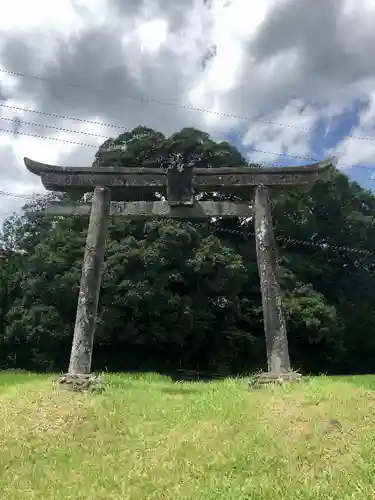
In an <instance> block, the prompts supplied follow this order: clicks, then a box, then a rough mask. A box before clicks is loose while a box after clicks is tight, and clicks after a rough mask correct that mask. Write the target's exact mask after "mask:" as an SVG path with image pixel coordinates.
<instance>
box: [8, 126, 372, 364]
mask: <svg viewBox="0 0 375 500" xmlns="http://www.w3.org/2000/svg"><path fill="white" fill-rule="evenodd" d="M176 162H177V163H178V162H182V163H184V164H185V165H190V166H206V167H223V166H232V165H245V164H246V160H245V159H244V158H243V157H242V155H241V154H240V153H239V152H238V151H237V150H236V149H235V148H234V147H233V146H231V145H230V144H228V143H226V142H221V143H216V142H215V141H213V140H211V138H210V137H209V136H208V134H206V133H204V132H201V131H199V130H195V129H192V128H185V129H183V130H181V131H180V132H178V133H175V134H173V135H172V136H171V137H165V136H164V135H163V134H161V133H160V132H157V131H154V130H152V129H149V128H147V127H137V128H136V129H134V130H132V131H130V132H125V133H124V134H121V135H120V136H119V137H117V138H116V139H109V140H108V141H106V142H105V143H104V144H103V145H102V147H100V148H99V150H98V153H97V154H96V156H95V160H94V165H102V166H108V167H109V166H112V167H113V166H138V167H140V166H147V167H159V168H168V167H169V166H171V165H172V164H175V163H176ZM155 196H156V193H155ZM205 196H206V197H209V196H211V197H212V196H213V195H209V194H205ZM215 196H219V197H221V196H222V195H221V193H216V195H215ZM64 197H69V195H61V194H56V193H55V194H51V195H48V196H46V197H45V198H42V199H39V200H37V201H36V202H34V203H31V204H30V205H29V207H28V208H29V209H32V210H34V211H39V212H40V211H41V210H42V209H43V207H44V205H45V204H46V202H47V201H48V200H50V199H63V198H64ZM248 197H249V194H248V193H247V194H246V193H244V198H248ZM273 203H274V219H275V226H276V234H277V236H278V241H279V245H280V255H281V267H282V287H283V292H284V297H283V300H284V307H285V312H286V319H287V325H288V332H289V344H290V348H291V359H292V362H293V364H294V366H295V367H298V368H301V369H302V370H305V371H309V372H334V373H336V372H345V371H349V370H350V371H352V372H353V371H357V372H360V371H368V370H371V369H372V359H373V356H374V354H375V337H374V336H373V335H372V332H373V331H374V329H375V311H374V308H373V307H372V304H371V297H372V290H373V288H374V285H375V278H374V260H373V255H374V254H375V217H374V214H375V197H374V196H373V195H372V194H371V193H369V192H368V191H366V190H364V189H362V188H361V187H360V186H359V185H358V184H356V183H351V182H349V180H348V179H347V178H346V177H345V176H344V175H343V174H341V173H338V172H336V171H335V170H334V169H333V168H328V169H327V171H326V173H325V176H324V178H323V179H322V180H321V181H319V182H318V183H317V184H316V185H315V187H314V188H313V189H312V190H311V191H310V192H309V193H307V194H306V193H304V194H302V193H298V192H286V193H284V194H282V195H281V194H278V195H275V196H274V197H273ZM87 224H88V220H87V218H84V217H83V218H79V217H77V218H65V217H54V218H51V217H44V216H41V215H38V214H35V213H34V214H33V213H29V212H27V213H24V214H23V215H22V216H13V217H10V218H8V219H7V220H6V221H5V224H4V227H3V231H2V233H1V238H0V246H1V247H2V248H4V249H5V253H4V258H2V259H1V260H0V266H1V267H0V366H2V367H4V368H5V367H7V368H16V367H17V368H27V369H39V370H40V369H44V370H53V369H54V370H56V369H59V370H60V369H61V370H64V369H66V365H67V363H68V358H69V353H70V346H71V339H72V333H73V329H74V321H75V309H76V302H77V295H78V290H79V280H80V274H81V264H82V259H83V250H84V244H85V237H86V231H87ZM228 230H229V232H228ZM231 231H232V232H231ZM238 231H243V232H247V231H252V225H251V222H249V221H239V220H234V221H232V220H231V221H221V220H218V221H215V222H213V221H211V222H207V223H205V224H201V223H200V224H195V223H191V222H178V221H172V220H158V221H156V220H148V221H146V222H140V221H136V220H126V219H121V218H119V217H117V218H115V219H113V220H111V221H110V225H109V238H108V245H107V255H106V271H105V274H104V279H103V286H102V292H101V297H100V307H99V313H98V317H97V327H96V339H95V342H96V345H95V350H94V367H95V368H96V369H108V370H124V369H144V370H146V369H154V370H159V371H168V370H172V371H173V370H176V369H178V368H180V367H183V368H197V367H199V368H200V369H203V370H207V371H211V372H220V373H239V372H249V371H253V370H256V369H259V368H262V367H263V366H264V362H265V348H264V335H263V325H262V312H261V300H260V290H259V279H258V274H257V266H256V258H255V243H254V241H253V239H252V238H247V239H244V238H243V237H242V236H239V235H238V234H237V232H238ZM288 239H289V240H303V241H305V243H307V244H298V243H295V242H294V243H291V242H290V241H289V242H288ZM311 243H312V244H313V245H311ZM318 244H320V245H321V244H325V245H326V246H325V247H324V248H322V247H319V246H316V245H318ZM332 245H333V246H339V247H350V248H355V249H358V250H363V249H364V250H366V251H367V252H368V254H366V255H365V254H363V253H360V252H357V253H355V252H349V251H348V250H347V249H346V248H342V249H341V250H340V251H337V250H335V249H333V248H332Z"/></svg>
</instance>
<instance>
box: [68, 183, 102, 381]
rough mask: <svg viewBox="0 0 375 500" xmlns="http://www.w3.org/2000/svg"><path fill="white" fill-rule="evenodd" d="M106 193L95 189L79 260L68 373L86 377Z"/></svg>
mask: <svg viewBox="0 0 375 500" xmlns="http://www.w3.org/2000/svg"><path fill="white" fill-rule="evenodd" d="M110 205H111V198H110V190H109V189H108V188H105V187H99V186H98V187H96V188H95V191H94V196H93V200H92V207H91V215H90V222H89V228H88V231H87V238H86V248H85V254H84V257H83V265H82V277H81V285H80V291H79V296H78V304H77V315H76V322H75V327H74V337H73V344H72V351H71V355H70V363H69V373H70V374H74V375H83V374H89V373H90V372H91V360H92V351H93V343H94V334H95V326H96V315H97V310H98V302H99V293H100V285H101V280H102V272H103V263H104V253H105V246H106V239H107V230H108V216H109V211H110Z"/></svg>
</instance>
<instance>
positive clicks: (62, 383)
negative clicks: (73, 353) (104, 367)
mask: <svg viewBox="0 0 375 500" xmlns="http://www.w3.org/2000/svg"><path fill="white" fill-rule="evenodd" d="M56 383H57V385H58V387H61V388H62V389H66V390H69V391H75V392H102V391H103V389H104V386H103V382H102V380H101V379H100V377H98V376H97V375H95V374H93V373H84V374H78V373H66V374H65V375H61V376H60V377H59V378H58V379H57V380H56Z"/></svg>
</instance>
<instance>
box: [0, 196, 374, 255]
mask: <svg viewBox="0 0 375 500" xmlns="http://www.w3.org/2000/svg"><path fill="white" fill-rule="evenodd" d="M7 194H8V193H7V192H3V191H0V195H7ZM21 196H23V197H24V198H25V199H27V200H29V201H34V200H35V197H31V196H28V195H20V197H21ZM1 213H2V215H5V216H6V215H14V214H16V213H15V212H1ZM32 213H33V212H32V211H27V212H26V213H25V214H24V215H27V214H32ZM16 215H20V214H16ZM74 216H77V217H81V215H79V214H74V212H73V214H72V217H74ZM43 217H52V216H47V215H43ZM61 217H63V216H61ZM64 218H66V217H64ZM149 220H150V219H149ZM156 220H160V219H156ZM192 224H193V225H194V226H199V225H202V224H201V223H194V222H193V223H192ZM212 230H213V231H214V232H217V231H219V232H224V233H228V234H231V235H237V236H241V237H243V238H245V239H247V238H249V237H254V236H255V232H254V231H240V230H238V229H229V228H223V227H215V226H212ZM275 239H276V241H278V242H281V243H284V244H287V245H303V246H307V247H310V248H319V249H320V250H322V251H329V250H330V251H333V252H336V253H338V252H346V253H355V254H358V255H362V256H368V257H370V256H371V257H373V256H374V255H375V253H374V252H370V251H369V250H365V249H363V248H353V247H349V246H338V245H331V244H329V243H317V242H314V241H311V240H298V239H295V238H291V237H288V236H278V235H276V236H275Z"/></svg>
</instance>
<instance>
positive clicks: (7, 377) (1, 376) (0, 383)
mask: <svg viewBox="0 0 375 500" xmlns="http://www.w3.org/2000/svg"><path fill="white" fill-rule="evenodd" d="M47 376H48V375H46V374H42V375H41V374H38V373H33V372H27V371H22V370H2V371H0V390H6V389H7V388H8V387H11V386H13V385H19V384H24V383H27V382H31V381H32V380H38V379H39V380H40V379H41V378H42V377H44V378H45V377H47Z"/></svg>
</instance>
